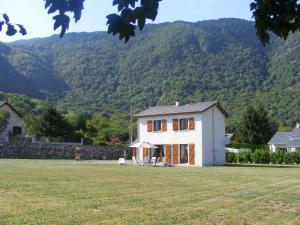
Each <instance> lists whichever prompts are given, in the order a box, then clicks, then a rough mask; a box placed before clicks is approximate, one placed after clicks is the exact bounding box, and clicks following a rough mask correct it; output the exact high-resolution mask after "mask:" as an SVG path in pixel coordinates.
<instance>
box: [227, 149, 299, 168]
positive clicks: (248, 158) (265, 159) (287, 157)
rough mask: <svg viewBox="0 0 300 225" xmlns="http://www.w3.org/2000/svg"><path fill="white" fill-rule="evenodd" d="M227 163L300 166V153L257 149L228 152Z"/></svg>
mask: <svg viewBox="0 0 300 225" xmlns="http://www.w3.org/2000/svg"><path fill="white" fill-rule="evenodd" d="M226 162H227V163H255V164H270V163H271V164H285V165H289V164H300V151H297V152H285V151H276V152H271V151H269V150H265V149H256V150H255V151H249V150H242V151H240V152H239V153H234V152H227V153H226Z"/></svg>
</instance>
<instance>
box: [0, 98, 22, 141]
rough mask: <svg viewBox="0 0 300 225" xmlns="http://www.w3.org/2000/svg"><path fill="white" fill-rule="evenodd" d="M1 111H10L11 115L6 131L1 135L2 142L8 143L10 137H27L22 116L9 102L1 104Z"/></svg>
mask: <svg viewBox="0 0 300 225" xmlns="http://www.w3.org/2000/svg"><path fill="white" fill-rule="evenodd" d="M0 109H2V110H6V111H8V112H9V114H10V117H9V119H8V123H7V127H6V129H5V130H4V131H3V132H2V133H0V142H8V140H9V135H13V136H25V130H24V128H23V119H22V116H21V114H20V113H19V112H18V111H17V110H16V109H15V108H14V107H13V106H12V105H11V104H9V103H8V102H3V103H0Z"/></svg>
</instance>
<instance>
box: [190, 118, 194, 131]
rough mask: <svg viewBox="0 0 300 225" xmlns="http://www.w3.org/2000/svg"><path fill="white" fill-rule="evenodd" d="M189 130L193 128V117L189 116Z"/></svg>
mask: <svg viewBox="0 0 300 225" xmlns="http://www.w3.org/2000/svg"><path fill="white" fill-rule="evenodd" d="M189 130H195V119H194V117H192V118H189Z"/></svg>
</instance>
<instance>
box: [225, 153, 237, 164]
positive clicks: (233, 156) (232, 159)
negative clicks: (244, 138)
mask: <svg viewBox="0 0 300 225" xmlns="http://www.w3.org/2000/svg"><path fill="white" fill-rule="evenodd" d="M226 162H227V163H236V162H237V157H236V153H234V152H226Z"/></svg>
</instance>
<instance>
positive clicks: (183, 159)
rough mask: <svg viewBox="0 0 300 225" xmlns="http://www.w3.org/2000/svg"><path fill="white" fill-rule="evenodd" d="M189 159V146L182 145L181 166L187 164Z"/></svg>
mask: <svg viewBox="0 0 300 225" xmlns="http://www.w3.org/2000/svg"><path fill="white" fill-rule="evenodd" d="M188 161H189V158H188V145H186V144H183V145H180V161H179V162H180V164H185V163H188Z"/></svg>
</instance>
